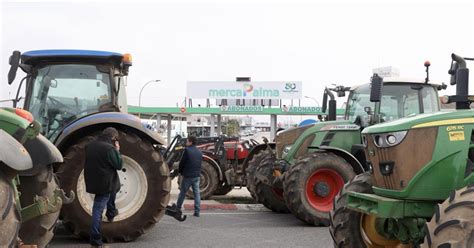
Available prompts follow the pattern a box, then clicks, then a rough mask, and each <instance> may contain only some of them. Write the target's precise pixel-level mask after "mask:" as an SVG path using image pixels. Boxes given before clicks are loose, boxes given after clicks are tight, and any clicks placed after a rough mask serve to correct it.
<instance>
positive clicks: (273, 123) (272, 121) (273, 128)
mask: <svg viewBox="0 0 474 248" xmlns="http://www.w3.org/2000/svg"><path fill="white" fill-rule="evenodd" d="M276 130H277V115H275V114H272V115H270V142H273V140H274V139H275V137H276Z"/></svg>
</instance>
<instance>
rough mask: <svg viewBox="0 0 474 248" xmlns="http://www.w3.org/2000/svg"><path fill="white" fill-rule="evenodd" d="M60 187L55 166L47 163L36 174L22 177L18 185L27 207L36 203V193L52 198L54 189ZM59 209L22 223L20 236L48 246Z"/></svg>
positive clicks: (42, 245)
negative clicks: (54, 170) (55, 174)
mask: <svg viewBox="0 0 474 248" xmlns="http://www.w3.org/2000/svg"><path fill="white" fill-rule="evenodd" d="M56 188H58V183H57V179H56V177H55V176H54V174H53V166H52V165H47V166H44V167H43V168H41V171H40V172H39V173H38V174H37V175H35V176H24V177H20V185H19V187H18V190H19V192H21V194H20V203H21V205H22V207H26V206H28V205H31V204H33V203H34V198H35V196H36V195H38V196H42V197H46V198H51V197H53V196H54V190H55V189H56ZM58 218H59V211H57V212H55V213H50V214H46V215H41V216H39V217H37V218H34V219H31V220H29V221H27V222H24V223H22V224H21V228H20V238H21V239H22V241H23V243H25V244H34V245H37V246H38V247H46V245H48V243H49V242H50V241H51V239H52V238H53V235H54V229H55V227H56V222H57V220H58Z"/></svg>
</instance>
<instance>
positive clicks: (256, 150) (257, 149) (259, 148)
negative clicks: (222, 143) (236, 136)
mask: <svg viewBox="0 0 474 248" xmlns="http://www.w3.org/2000/svg"><path fill="white" fill-rule="evenodd" d="M268 145H269V146H270V147H271V148H272V149H275V147H276V144H275V143H268ZM265 149H267V144H259V145H257V146H254V147H253V148H252V150H250V152H249V155H248V156H247V157H246V158H245V159H244V162H243V163H242V169H243V170H242V171H245V170H246V169H247V166H248V164H249V162H250V160H252V158H253V156H255V154H257V153H259V152H260V151H262V150H265Z"/></svg>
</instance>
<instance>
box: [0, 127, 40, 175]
mask: <svg viewBox="0 0 474 248" xmlns="http://www.w3.org/2000/svg"><path fill="white" fill-rule="evenodd" d="M0 143H1V144H2V149H0V162H2V163H4V164H5V165H7V166H8V167H10V168H12V169H14V170H16V171H24V170H28V169H31V168H33V162H32V160H31V157H30V155H29V154H28V151H27V150H26V149H25V147H23V145H22V144H20V143H19V142H18V141H17V140H16V139H14V138H13V137H12V136H10V135H9V134H8V133H7V132H5V131H3V130H2V129H0Z"/></svg>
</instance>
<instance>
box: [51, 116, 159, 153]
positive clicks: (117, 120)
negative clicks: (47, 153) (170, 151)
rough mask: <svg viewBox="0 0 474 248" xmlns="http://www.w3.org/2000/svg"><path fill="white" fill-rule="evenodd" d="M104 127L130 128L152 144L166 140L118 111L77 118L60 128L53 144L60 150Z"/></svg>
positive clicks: (138, 120) (133, 117) (136, 120)
mask: <svg viewBox="0 0 474 248" xmlns="http://www.w3.org/2000/svg"><path fill="white" fill-rule="evenodd" d="M105 127H115V128H118V129H124V128H125V129H132V130H133V131H134V132H135V133H136V134H137V135H138V136H140V137H141V138H145V139H149V140H150V141H151V142H152V143H154V144H158V145H164V144H166V141H165V140H164V139H163V138H162V137H161V136H160V135H158V134H157V133H156V132H153V131H151V130H150V129H148V128H145V127H144V126H143V124H142V123H141V121H140V119H139V118H138V117H136V116H134V115H131V114H126V113H120V112H102V113H96V114H92V115H88V116H85V117H83V118H81V119H78V120H76V121H74V122H72V123H70V124H69V125H68V126H67V127H66V128H64V129H63V130H62V132H61V133H60V134H59V136H58V137H57V138H56V139H55V140H54V144H55V145H56V146H57V147H58V148H59V149H60V150H62V148H64V147H68V146H69V143H70V142H73V141H74V140H76V139H77V138H80V137H83V136H86V135H88V134H90V133H91V132H93V131H96V130H100V129H103V128H105Z"/></svg>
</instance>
